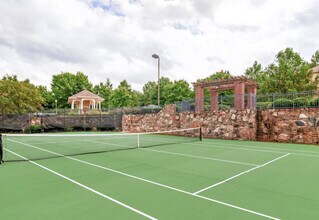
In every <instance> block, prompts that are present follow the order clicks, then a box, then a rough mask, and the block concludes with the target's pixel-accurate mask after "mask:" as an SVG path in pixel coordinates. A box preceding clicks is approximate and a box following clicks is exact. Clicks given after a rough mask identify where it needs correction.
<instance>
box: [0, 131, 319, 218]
mask: <svg viewBox="0 0 319 220" xmlns="http://www.w3.org/2000/svg"><path fill="white" fill-rule="evenodd" d="M198 133H199V132H198V130H194V131H193V130H186V131H182V135H179V136H173V135H171V134H178V132H170V133H161V134H160V135H158V134H154V133H151V134H147V135H135V134H123V133H116V134H111V135H104V134H103V135H101V134H100V133H98V134H95V133H81V134H64V135H63V134H61V135H60V134H43V135H41V134H40V135H3V137H2V139H3V140H2V142H3V150H4V152H3V153H4V157H3V158H4V160H5V163H4V164H2V165H1V166H0V186H1V187H0V195H1V200H0V207H1V208H0V209H1V219H237V220H238V219H244V220H249V219H298V220H300V219H318V216H319V210H318V207H319V169H318V167H319V148H318V147H317V146H312V145H297V144H277V143H261V142H249V141H231V140H216V139H205V138H204V139H203V140H202V141H200V140H199V137H198V136H197V134H198Z"/></svg>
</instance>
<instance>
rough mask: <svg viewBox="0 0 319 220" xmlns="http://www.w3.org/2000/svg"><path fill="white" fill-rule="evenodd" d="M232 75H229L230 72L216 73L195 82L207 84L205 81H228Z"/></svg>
mask: <svg viewBox="0 0 319 220" xmlns="http://www.w3.org/2000/svg"><path fill="white" fill-rule="evenodd" d="M231 77H232V75H231V74H230V72H229V71H228V70H226V71H224V70H221V71H217V72H215V73H214V74H212V75H210V76H208V77H206V78H204V79H199V80H197V82H207V81H212V80H217V79H229V78H231Z"/></svg>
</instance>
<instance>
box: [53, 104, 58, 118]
mask: <svg viewBox="0 0 319 220" xmlns="http://www.w3.org/2000/svg"><path fill="white" fill-rule="evenodd" d="M54 101H55V114H56V115H57V114H58V100H54Z"/></svg>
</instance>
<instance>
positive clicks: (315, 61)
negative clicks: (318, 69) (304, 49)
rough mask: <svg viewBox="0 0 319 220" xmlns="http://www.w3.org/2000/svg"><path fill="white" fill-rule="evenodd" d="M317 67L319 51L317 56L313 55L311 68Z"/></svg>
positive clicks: (316, 53)
mask: <svg viewBox="0 0 319 220" xmlns="http://www.w3.org/2000/svg"><path fill="white" fill-rule="evenodd" d="M317 65H319V50H317V51H316V52H315V54H314V55H312V57H311V63H310V67H311V68H312V67H315V66H317Z"/></svg>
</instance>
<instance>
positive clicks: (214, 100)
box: [210, 89, 218, 112]
mask: <svg viewBox="0 0 319 220" xmlns="http://www.w3.org/2000/svg"><path fill="white" fill-rule="evenodd" d="M210 111H212V112H213V111H218V90H217V89H211V90H210Z"/></svg>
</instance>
